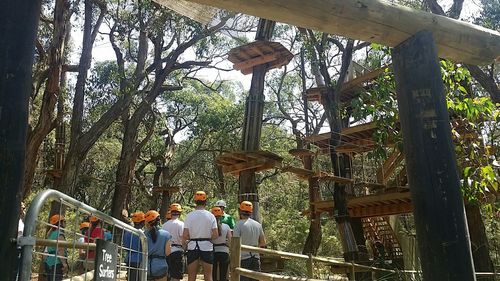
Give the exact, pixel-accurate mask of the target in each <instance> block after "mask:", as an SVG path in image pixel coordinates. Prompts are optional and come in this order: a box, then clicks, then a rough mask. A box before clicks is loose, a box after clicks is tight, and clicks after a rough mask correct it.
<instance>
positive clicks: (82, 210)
mask: <svg viewBox="0 0 500 281" xmlns="http://www.w3.org/2000/svg"><path fill="white" fill-rule="evenodd" d="M56 202H57V203H58V204H59V207H58V212H57V214H59V215H60V216H64V218H65V221H66V224H65V225H59V224H57V225H52V224H50V223H47V222H46V221H47V219H46V218H47V217H46V216H47V215H48V213H49V211H48V210H50V208H51V204H49V203H56ZM41 215H45V217H44V218H42V217H41ZM39 216H40V218H39ZM90 216H95V217H97V218H98V219H99V220H100V221H101V224H102V226H101V227H102V233H103V234H105V233H106V232H107V234H105V235H104V236H105V237H103V238H104V239H103V240H108V241H109V242H111V243H114V244H116V245H117V249H118V251H117V258H116V260H117V265H116V268H117V270H116V274H117V277H118V278H117V279H120V280H122V279H124V280H127V279H125V278H128V280H132V281H144V280H146V278H147V265H148V246H147V245H148V243H147V238H146V236H145V234H144V232H143V231H142V230H139V229H136V228H134V227H132V226H131V225H129V224H127V223H125V222H122V221H120V220H117V219H115V218H113V217H111V216H109V215H107V214H105V213H103V212H100V211H98V210H96V209H95V208H93V207H91V206H88V205H86V204H84V203H82V202H80V201H78V200H76V199H74V198H71V197H69V196H68V195H66V194H63V193H61V192H59V191H56V190H52V189H48V190H45V191H42V192H40V193H39V194H37V196H36V197H35V198H34V199H33V201H32V202H31V204H30V206H29V209H28V212H27V214H26V217H25V221H24V232H23V236H21V237H19V238H18V240H17V244H18V247H20V248H21V264H20V270H19V274H20V279H19V280H21V281H29V280H33V279H34V278H37V277H38V278H39V279H40V277H41V276H45V279H43V278H41V279H43V280H47V281H52V280H61V279H63V277H64V278H71V280H93V278H94V273H95V272H94V270H93V269H94V267H93V266H94V264H93V263H94V258H93V257H90V255H89V253H90V252H92V251H94V254H97V253H95V249H96V244H95V243H93V242H94V240H93V239H92V237H90V236H91V234H90V232H89V231H88V232H87V233H86V234H83V233H82V232H80V227H79V225H80V223H81V222H83V221H88V218H89V217H90ZM49 229H50V230H51V231H58V233H59V234H62V235H63V236H57V237H56V238H55V239H54V237H51V239H47V237H46V236H47V235H46V234H47V233H50V232H49V231H48V230H49ZM105 229H106V231H104V230H105ZM59 234H57V235H59ZM124 235H127V236H135V237H136V238H135V239H136V240H135V241H136V242H140V247H139V246H138V245H137V246H132V242H130V243H129V244H128V245H123V244H124V242H123V236H124ZM60 237H63V238H61V239H60ZM137 238H138V240H137ZM129 240H130V241H132V239H129ZM132 247H133V248H134V249H132ZM48 249H50V251H49V250H48ZM128 254H131V255H132V254H135V255H136V256H135V257H136V258H138V259H140V263H139V264H134V265H133V266H131V265H130V264H129V263H126V262H125V259H124V258H125V257H126V256H127V255H128ZM49 258H50V259H51V262H50V263H51V264H53V263H55V264H59V263H60V264H61V265H62V264H63V263H64V265H65V267H66V268H65V269H66V270H65V271H66V272H64V273H62V274H61V273H60V271H59V272H56V267H55V266H52V267H53V272H47V269H46V265H47V264H48V259H49ZM58 270H59V269H58ZM131 274H133V275H134V276H136V277H135V278H134V279H131ZM47 277H49V278H50V279H48V278H47Z"/></svg>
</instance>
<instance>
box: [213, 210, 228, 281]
mask: <svg viewBox="0 0 500 281" xmlns="http://www.w3.org/2000/svg"><path fill="white" fill-rule="evenodd" d="M212 214H213V215H214V216H215V218H216V220H217V226H218V232H219V236H218V237H217V238H215V239H212V243H213V246H214V265H213V266H214V268H213V271H212V278H213V280H214V281H226V280H227V269H228V267H229V247H228V245H229V243H230V242H231V236H232V235H231V229H230V228H229V225H227V224H225V223H222V218H223V216H224V212H223V211H222V208H220V207H213V208H212Z"/></svg>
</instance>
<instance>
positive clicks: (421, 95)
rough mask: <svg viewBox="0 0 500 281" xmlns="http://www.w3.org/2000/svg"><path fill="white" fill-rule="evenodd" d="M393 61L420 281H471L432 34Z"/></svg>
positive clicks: (414, 40)
mask: <svg viewBox="0 0 500 281" xmlns="http://www.w3.org/2000/svg"><path fill="white" fill-rule="evenodd" d="M392 58H393V65H394V74H395V77H396V89H397V99H398V107H399V119H400V121H401V128H402V130H403V143H404V152H405V155H406V167H407V173H408V181H409V184H410V188H411V195H412V203H413V209H414V216H415V227H416V230H417V238H418V246H419V251H420V261H421V263H422V271H423V279H424V280H427V281H432V280H436V281H437V280H439V281H444V280H455V281H459V280H475V276H474V267H473V265H472V255H471V248H470V241H469V234H468V229H467V225H466V223H465V216H464V206H463V199H462V195H461V193H460V185H459V178H458V173H457V170H456V167H457V163H456V159H455V152H454V149H453V143H452V139H451V126H450V118H449V115H448V111H447V109H446V101H445V97H444V86H443V82H442V81H441V71H440V66H439V61H438V57H437V54H436V49H435V46H434V40H433V37H432V33H431V32H429V31H421V32H418V33H417V34H415V35H414V36H412V37H411V38H410V39H408V40H407V41H405V42H403V43H401V44H400V45H398V46H397V47H396V48H394V50H393V54H392Z"/></svg>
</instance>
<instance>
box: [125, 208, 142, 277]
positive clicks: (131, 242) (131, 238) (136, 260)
mask: <svg viewBox="0 0 500 281" xmlns="http://www.w3.org/2000/svg"><path fill="white" fill-rule="evenodd" d="M145 217H146V215H145V214H144V213H143V212H136V213H133V214H132V223H133V224H134V228H135V229H138V230H140V231H141V232H142V229H143V228H144V223H145V220H146V218H145ZM122 245H123V247H124V249H125V252H126V255H125V264H126V265H127V266H128V270H127V280H129V281H138V280H139V278H140V271H139V269H138V268H139V267H140V265H141V261H142V245H141V239H140V237H139V236H137V235H136V234H134V233H132V232H130V231H126V230H125V232H124V233H123V238H122Z"/></svg>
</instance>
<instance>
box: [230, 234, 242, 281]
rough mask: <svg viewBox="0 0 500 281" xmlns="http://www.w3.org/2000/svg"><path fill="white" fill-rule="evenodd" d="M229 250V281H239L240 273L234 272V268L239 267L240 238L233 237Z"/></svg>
mask: <svg viewBox="0 0 500 281" xmlns="http://www.w3.org/2000/svg"><path fill="white" fill-rule="evenodd" d="M230 246H231V247H230V249H229V254H230V264H229V268H230V271H229V272H231V281H239V280H240V273H239V272H237V271H236V268H238V267H240V266H241V238H240V237H233V238H232V239H231V245H230Z"/></svg>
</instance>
